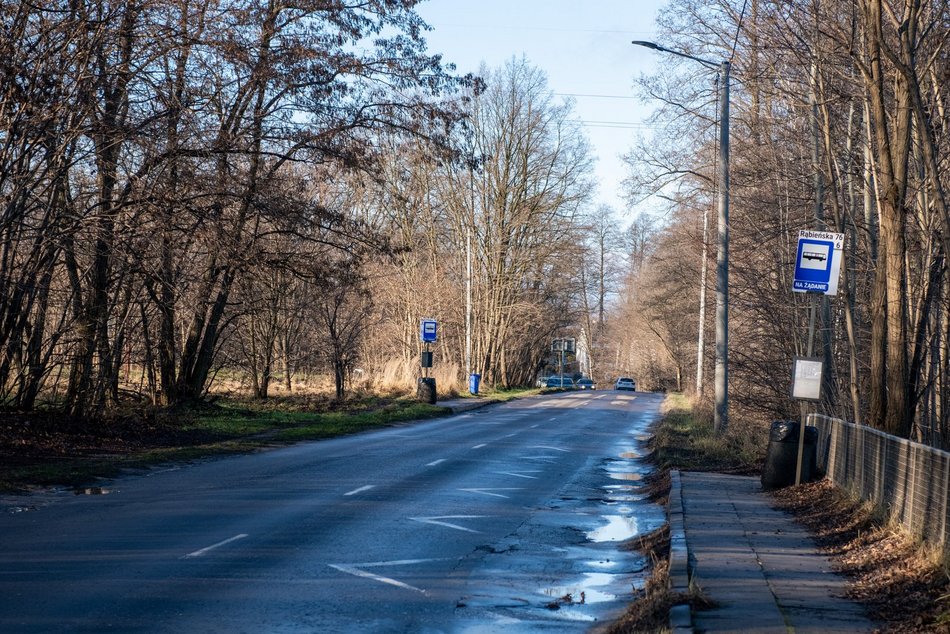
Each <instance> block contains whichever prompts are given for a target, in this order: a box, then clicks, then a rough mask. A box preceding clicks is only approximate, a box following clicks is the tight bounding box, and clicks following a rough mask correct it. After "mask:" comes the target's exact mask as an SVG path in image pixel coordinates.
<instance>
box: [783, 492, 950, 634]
mask: <svg viewBox="0 0 950 634" xmlns="http://www.w3.org/2000/svg"><path fill="white" fill-rule="evenodd" d="M774 497H775V500H776V503H777V506H778V507H779V508H782V509H784V510H786V511H788V512H790V513H792V514H793V515H795V517H796V519H797V521H799V522H800V523H802V524H803V525H805V526H806V527H808V528H809V530H811V532H812V533H813V536H814V538H815V540H816V542H817V543H818V545H819V547H821V549H822V550H823V551H824V552H825V553H826V554H827V555H828V556H829V557H830V558H831V559H832V561H833V562H834V564H835V565H836V567H837V568H838V569H839V570H840V571H841V572H842V573H844V574H845V575H847V576H848V577H849V578H850V579H851V588H850V590H849V592H848V596H849V597H850V598H852V599H854V600H856V601H860V602H861V603H863V604H864V605H865V606H867V609H868V613H869V614H870V615H871V616H872V617H873V618H875V619H877V620H878V621H880V622H881V623H883V624H884V629H883V631H885V632H897V633H901V634H903V633H905V632H906V633H909V632H915V633H916V632H950V576H948V571H947V568H946V566H945V564H944V562H943V560H942V558H941V557H939V556H938V554H937V553H936V552H935V551H934V549H932V548H928V547H926V546H922V545H920V544H919V543H917V542H915V541H914V540H913V539H912V538H911V537H910V536H909V535H907V534H906V533H904V532H902V531H900V530H897V529H895V528H893V527H892V526H890V525H889V524H888V523H887V522H886V521H885V519H884V518H882V517H881V516H880V514H879V513H876V512H875V511H874V509H873V508H871V506H870V505H867V504H862V503H858V502H855V501H853V500H851V499H850V498H849V497H847V496H846V495H845V494H844V493H843V492H842V491H841V489H839V488H837V487H836V486H835V485H834V484H833V483H831V482H830V481H828V480H822V481H820V482H813V483H810V484H803V485H800V486H797V487H789V488H786V489H781V490H779V491H776V492H775V493H774Z"/></svg>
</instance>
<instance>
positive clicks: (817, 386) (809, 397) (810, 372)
mask: <svg viewBox="0 0 950 634" xmlns="http://www.w3.org/2000/svg"><path fill="white" fill-rule="evenodd" d="M822 368H823V366H822V362H821V359H817V358H815V359H812V358H808V357H795V363H794V365H793V368H792V398H797V399H800V400H803V401H820V400H821V372H822Z"/></svg>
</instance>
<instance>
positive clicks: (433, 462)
mask: <svg viewBox="0 0 950 634" xmlns="http://www.w3.org/2000/svg"><path fill="white" fill-rule="evenodd" d="M445 460H446V459H445V458H439V459H438V460H433V461H432V462H430V463H429V464H427V465H426V466H427V467H434V466H435V465H437V464H442V463H443V462H445Z"/></svg>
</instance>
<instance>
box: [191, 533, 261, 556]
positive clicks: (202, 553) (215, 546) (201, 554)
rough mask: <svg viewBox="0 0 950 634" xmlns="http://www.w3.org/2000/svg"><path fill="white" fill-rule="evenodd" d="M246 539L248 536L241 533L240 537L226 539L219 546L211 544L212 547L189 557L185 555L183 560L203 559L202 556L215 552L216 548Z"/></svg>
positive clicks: (197, 551)
mask: <svg viewBox="0 0 950 634" xmlns="http://www.w3.org/2000/svg"><path fill="white" fill-rule="evenodd" d="M245 537H247V534H246V533H241V534H240V535H235V536H234V537H229V538H228V539H225V540H224V541H220V542H218V543H217V544H211V545H210V546H208V547H207V548H202V549H201V550H196V551H195V552H193V553H188V554H187V555H185V556H184V557H182V559H194V558H195V557H201V556H203V555H205V554H206V553H208V552H210V551H212V550H214V549H215V548H220V547H221V546H224V545H225V544H230V543H231V542H236V541H237V540H239V539H244V538H245Z"/></svg>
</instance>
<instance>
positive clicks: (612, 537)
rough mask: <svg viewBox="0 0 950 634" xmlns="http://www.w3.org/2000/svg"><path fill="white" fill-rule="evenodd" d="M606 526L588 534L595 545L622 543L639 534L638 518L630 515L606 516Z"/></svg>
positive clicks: (588, 537) (603, 517) (604, 517)
mask: <svg viewBox="0 0 950 634" xmlns="http://www.w3.org/2000/svg"><path fill="white" fill-rule="evenodd" d="M627 510H628V511H629V509H627ZM602 519H605V520H607V525H606V526H601V527H600V528H597V529H595V530H592V531H590V532H588V533H587V539H589V540H590V541H592V542H594V543H600V542H622V541H625V540H628V539H630V538H631V537H634V536H635V535H636V534H637V532H638V528H637V518H636V517H632V516H630V515H604V516H602Z"/></svg>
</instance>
